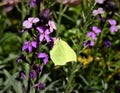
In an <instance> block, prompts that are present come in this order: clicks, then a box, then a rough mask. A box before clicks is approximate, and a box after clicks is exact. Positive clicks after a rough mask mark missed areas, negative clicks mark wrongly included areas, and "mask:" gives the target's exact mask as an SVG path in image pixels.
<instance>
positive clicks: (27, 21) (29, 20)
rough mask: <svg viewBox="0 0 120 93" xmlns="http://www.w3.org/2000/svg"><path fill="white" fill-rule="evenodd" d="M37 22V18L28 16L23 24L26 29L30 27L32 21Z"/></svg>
mask: <svg viewBox="0 0 120 93" xmlns="http://www.w3.org/2000/svg"><path fill="white" fill-rule="evenodd" d="M37 22H39V19H38V18H34V17H30V18H28V20H25V21H24V22H23V26H24V27H26V28H27V29H30V28H32V25H33V23H37Z"/></svg>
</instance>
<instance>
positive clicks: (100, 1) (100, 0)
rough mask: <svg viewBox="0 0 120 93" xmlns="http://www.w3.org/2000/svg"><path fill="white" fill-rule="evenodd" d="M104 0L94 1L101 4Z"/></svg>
mask: <svg viewBox="0 0 120 93" xmlns="http://www.w3.org/2000/svg"><path fill="white" fill-rule="evenodd" d="M103 2H104V0H96V3H98V4H103Z"/></svg>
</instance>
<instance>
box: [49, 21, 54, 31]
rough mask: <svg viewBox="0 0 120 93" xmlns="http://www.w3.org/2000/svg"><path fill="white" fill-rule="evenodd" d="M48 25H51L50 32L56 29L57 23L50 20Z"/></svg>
mask: <svg viewBox="0 0 120 93" xmlns="http://www.w3.org/2000/svg"><path fill="white" fill-rule="evenodd" d="M48 25H49V26H50V32H53V30H55V29H56V26H55V23H54V21H52V20H49V22H48Z"/></svg>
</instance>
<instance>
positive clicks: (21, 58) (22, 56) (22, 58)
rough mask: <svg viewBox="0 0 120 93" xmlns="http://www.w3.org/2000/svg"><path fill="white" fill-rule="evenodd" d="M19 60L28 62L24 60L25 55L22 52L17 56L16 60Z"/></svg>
mask: <svg viewBox="0 0 120 93" xmlns="http://www.w3.org/2000/svg"><path fill="white" fill-rule="evenodd" d="M20 60H23V61H25V62H27V63H28V61H27V60H26V57H25V55H23V54H21V55H20V56H19V57H18V58H17V62H20Z"/></svg>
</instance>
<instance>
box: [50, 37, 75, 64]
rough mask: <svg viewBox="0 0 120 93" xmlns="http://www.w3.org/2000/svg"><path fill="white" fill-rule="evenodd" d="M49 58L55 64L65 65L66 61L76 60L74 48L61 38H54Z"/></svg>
mask: <svg viewBox="0 0 120 93" xmlns="http://www.w3.org/2000/svg"><path fill="white" fill-rule="evenodd" d="M50 58H51V59H52V61H53V63H54V64H55V65H65V64H66V63H67V62H76V61H77V56H76V53H75V52H74V50H73V49H72V48H71V47H70V46H69V45H68V44H67V43H66V42H65V41H63V40H61V39H56V41H55V42H54V46H53V49H52V50H51V51H50Z"/></svg>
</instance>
